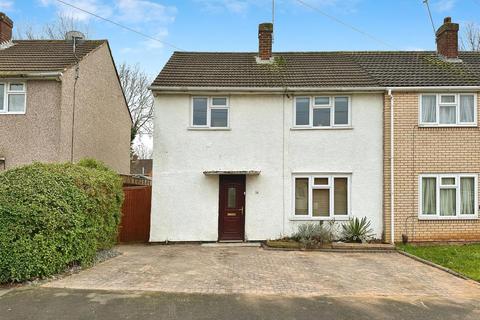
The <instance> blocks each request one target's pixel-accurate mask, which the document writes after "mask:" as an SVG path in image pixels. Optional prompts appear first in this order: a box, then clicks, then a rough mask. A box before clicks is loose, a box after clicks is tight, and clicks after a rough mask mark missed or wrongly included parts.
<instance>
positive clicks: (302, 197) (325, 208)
mask: <svg viewBox="0 0 480 320" xmlns="http://www.w3.org/2000/svg"><path fill="white" fill-rule="evenodd" d="M348 197H349V177H348V176H337V175H333V176H332V175H325V176H323V175H318V176H317V175H315V176H296V177H294V199H295V205H294V216H295V217H296V218H302V217H303V218H311V219H331V218H334V217H345V218H346V217H348V214H349V210H350V208H349V200H348V199H349V198H348Z"/></svg>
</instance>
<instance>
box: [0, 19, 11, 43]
mask: <svg viewBox="0 0 480 320" xmlns="http://www.w3.org/2000/svg"><path fill="white" fill-rule="evenodd" d="M12 29H13V21H12V20H11V19H10V18H9V17H8V16H7V15H6V14H5V13H3V12H0V43H4V42H7V41H10V40H12Z"/></svg>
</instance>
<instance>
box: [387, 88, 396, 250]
mask: <svg viewBox="0 0 480 320" xmlns="http://www.w3.org/2000/svg"><path fill="white" fill-rule="evenodd" d="M388 96H389V97H390V236H391V239H390V242H391V243H392V244H395V175H394V174H395V170H394V165H395V161H394V160H395V150H394V114H393V111H394V110H393V106H394V102H395V100H394V97H393V94H392V89H388Z"/></svg>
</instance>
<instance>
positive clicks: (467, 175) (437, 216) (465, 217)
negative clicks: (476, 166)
mask: <svg viewBox="0 0 480 320" xmlns="http://www.w3.org/2000/svg"><path fill="white" fill-rule="evenodd" d="M423 178H436V191H435V193H436V199H435V206H436V214H435V215H433V214H423V188H422V179H423ZM442 178H455V185H442ZM460 178H473V179H474V186H475V190H474V193H475V200H474V214H461V194H460V186H461V185H460ZM441 189H456V199H455V201H456V208H455V215H454V216H441V215H440V190H441ZM418 218H419V219H420V220H468V219H478V174H475V173H441V174H430V173H429V174H421V175H419V176H418Z"/></svg>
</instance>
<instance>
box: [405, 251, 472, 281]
mask: <svg viewBox="0 0 480 320" xmlns="http://www.w3.org/2000/svg"><path fill="white" fill-rule="evenodd" d="M397 252H398V253H400V254H403V255H404V256H406V257H409V258H411V259H413V260H416V261H418V262H421V263H424V264H426V265H429V266H431V267H434V268H437V269H440V270H442V271H445V272H447V273H449V274H451V275H454V276H456V277H459V278H460V279H463V280H468V281H475V282H477V283H480V281H477V280H474V279H471V278H469V277H467V276H466V275H464V274H462V273H459V272H456V271H454V270H452V269H449V268H446V267H444V266H441V265H439V264H436V263H434V262H432V261H429V260H426V259H423V258H420V257H418V256H416V255H413V254H411V253H408V252H405V251H402V250H397Z"/></svg>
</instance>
